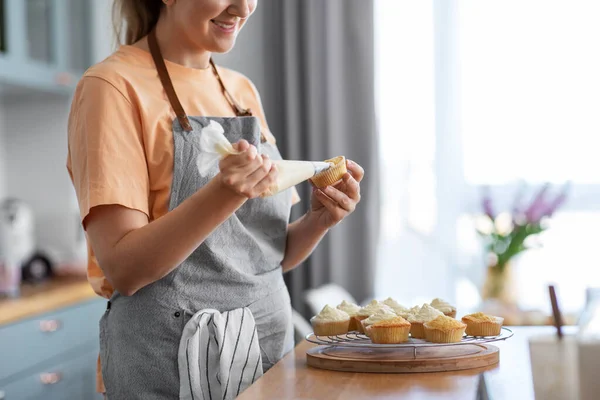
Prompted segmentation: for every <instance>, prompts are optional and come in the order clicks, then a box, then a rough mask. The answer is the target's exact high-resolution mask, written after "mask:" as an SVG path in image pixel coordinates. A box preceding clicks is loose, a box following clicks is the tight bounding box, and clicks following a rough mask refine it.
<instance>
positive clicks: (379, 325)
mask: <svg viewBox="0 0 600 400" xmlns="http://www.w3.org/2000/svg"><path fill="white" fill-rule="evenodd" d="M369 318H371V317H369ZM365 321H366V320H365ZM365 321H363V323H364V322H365ZM409 332H410V322H408V321H407V320H405V319H404V318H402V317H394V318H390V319H385V320H382V321H379V322H376V323H374V324H371V325H369V326H367V336H369V337H370V338H371V341H372V342H373V343H378V344H394V343H402V342H406V341H408V333H409Z"/></svg>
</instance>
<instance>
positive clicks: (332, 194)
mask: <svg viewBox="0 0 600 400" xmlns="http://www.w3.org/2000/svg"><path fill="white" fill-rule="evenodd" d="M323 192H324V193H325V194H326V195H327V196H328V197H329V198H330V199H331V200H333V201H334V202H335V203H336V205H338V206H339V207H340V208H342V209H343V210H345V211H347V212H349V213H351V212H353V211H354V209H355V208H356V202H355V201H354V200H352V199H351V198H350V197H348V195H347V194H346V193H344V192H342V191H340V190H338V189H336V188H334V187H333V186H327V187H326V188H325V189H323Z"/></svg>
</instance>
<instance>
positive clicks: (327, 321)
mask: <svg viewBox="0 0 600 400" xmlns="http://www.w3.org/2000/svg"><path fill="white" fill-rule="evenodd" d="M310 323H311V324H312V327H313V330H314V332H315V335H317V336H335V335H343V334H344V333H348V326H349V325H350V316H349V315H348V314H346V313H345V312H344V311H342V310H338V309H337V308H333V307H331V306H329V305H326V306H325V307H323V309H322V310H321V312H320V313H319V314H318V315H315V316H314V317H312V318H311V319H310Z"/></svg>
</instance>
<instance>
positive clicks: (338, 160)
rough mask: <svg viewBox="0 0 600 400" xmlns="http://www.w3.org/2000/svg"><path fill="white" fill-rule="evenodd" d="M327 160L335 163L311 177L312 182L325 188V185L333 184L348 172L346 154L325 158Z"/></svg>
mask: <svg viewBox="0 0 600 400" xmlns="http://www.w3.org/2000/svg"><path fill="white" fill-rule="evenodd" d="M325 162H329V163H333V164H334V165H333V166H332V167H331V168H329V169H327V170H325V171H323V172H319V173H318V174H316V175H315V176H313V177H312V178H310V180H311V181H312V183H313V184H314V185H315V186H316V187H318V188H319V189H321V188H324V187H325V186H329V185H333V184H334V183H336V182H337V181H339V180H340V179H342V177H343V176H344V174H345V173H346V172H347V169H346V157H344V156H339V157H335V158H332V159H329V160H325Z"/></svg>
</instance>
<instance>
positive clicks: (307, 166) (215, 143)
mask: <svg viewBox="0 0 600 400" xmlns="http://www.w3.org/2000/svg"><path fill="white" fill-rule="evenodd" d="M223 133H224V130H223V127H222V126H221V124H219V123H218V122H216V121H210V123H209V125H208V126H206V127H204V128H202V131H201V134H200V149H201V150H202V152H201V153H200V155H199V156H198V159H197V160H196V165H197V167H198V171H199V172H200V173H201V174H203V175H206V174H207V173H208V171H209V169H210V168H211V167H212V166H213V164H214V163H216V162H218V161H219V160H220V159H222V158H224V157H227V156H228V155H235V154H239V152H238V151H236V150H235V149H234V148H233V146H232V144H231V143H230V142H229V140H227V138H226V137H225V135H224V134H223ZM271 162H272V163H273V164H275V165H277V169H278V170H279V174H278V175H277V181H276V182H275V184H273V185H272V186H271V187H270V188H269V189H267V190H266V191H265V192H264V193H263V194H261V196H260V197H269V196H273V195H275V194H277V193H279V192H281V191H284V190H286V189H289V188H291V187H292V186H295V185H297V184H299V183H302V182H304V181H306V180H307V179H310V178H312V177H313V176H315V175H316V174H318V173H319V172H322V171H325V170H327V169H329V168H331V166H332V164H331V163H328V162H321V161H295V160H272V161H271Z"/></svg>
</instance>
